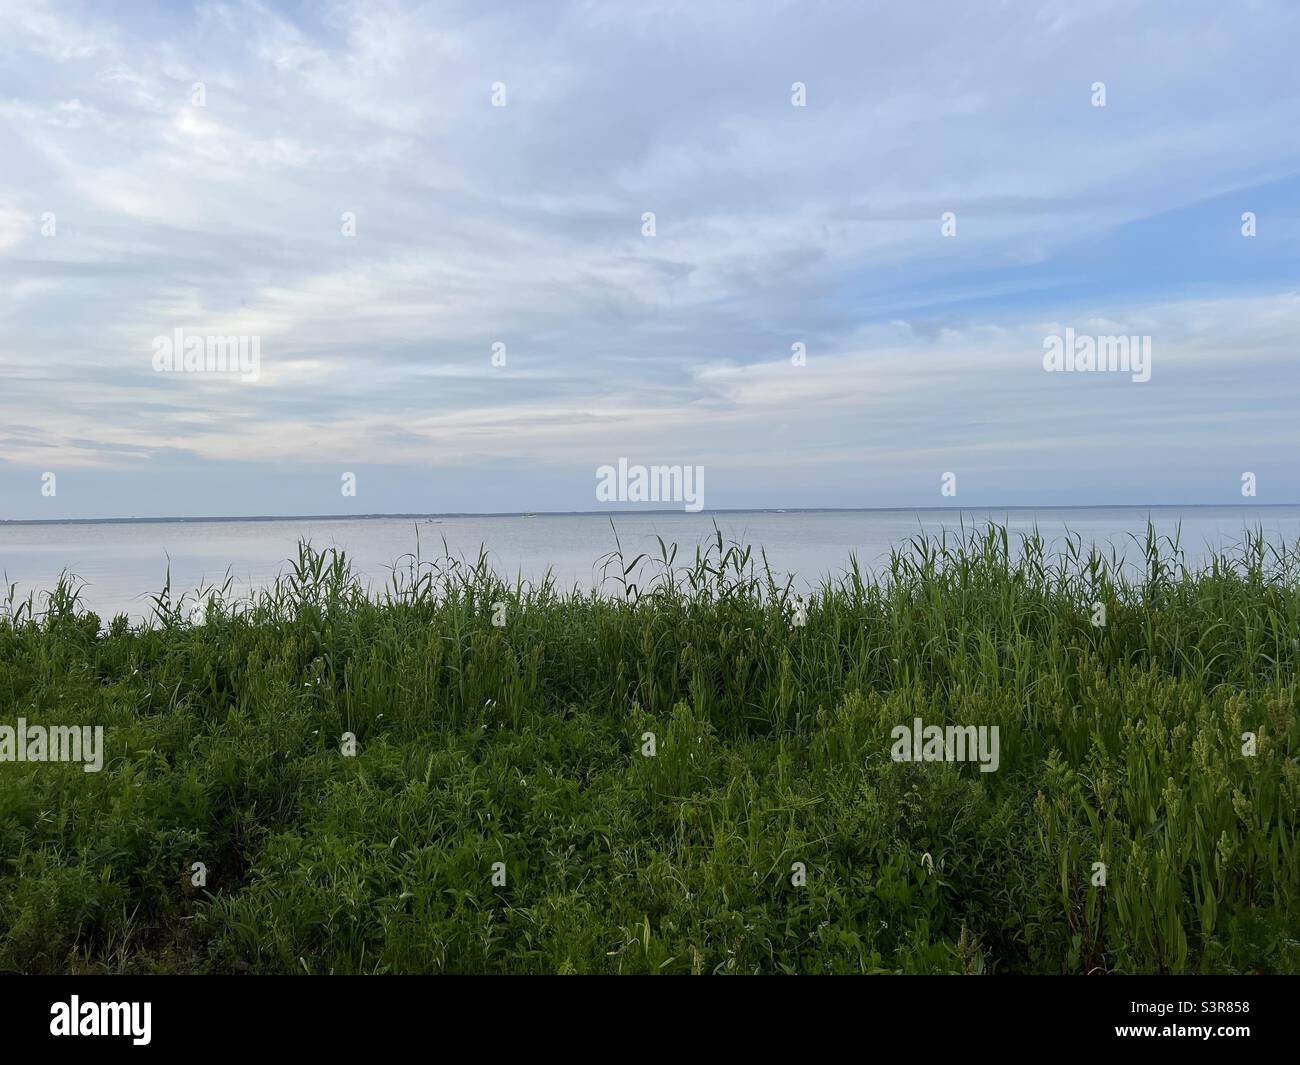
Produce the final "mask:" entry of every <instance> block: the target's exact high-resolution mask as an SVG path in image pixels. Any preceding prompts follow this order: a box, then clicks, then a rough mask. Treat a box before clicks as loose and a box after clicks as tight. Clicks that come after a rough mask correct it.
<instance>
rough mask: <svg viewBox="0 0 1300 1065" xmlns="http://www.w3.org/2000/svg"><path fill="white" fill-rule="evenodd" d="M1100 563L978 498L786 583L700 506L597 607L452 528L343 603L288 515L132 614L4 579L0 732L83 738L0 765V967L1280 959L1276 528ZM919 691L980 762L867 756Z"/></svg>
mask: <svg viewBox="0 0 1300 1065" xmlns="http://www.w3.org/2000/svg"><path fill="white" fill-rule="evenodd" d="M1129 555H1130V562H1131V563H1133V570H1132V571H1126V570H1124V569H1122V568H1120V567H1118V566H1117V565H1116V559H1115V557H1114V554H1113V553H1112V554H1110V555H1106V556H1103V555H1101V554H1099V553H1098V552H1096V551H1095V550H1089V549H1087V548H1084V547H1081V546H1080V545H1079V544H1078V542H1077V541H1076V542H1073V543H1066V544H1064V545H1061V544H1057V545H1055V550H1049V547H1048V545H1045V544H1044V543H1043V542H1042V541H1041V540H1040V539H1038V538H1036V537H1030V538H1028V539H1026V540H1024V541H1023V542H1020V543H1018V542H1017V541H1016V540H1015V539H1014V538H1009V537H1008V535H1007V533H1006V531H1005V530H1004V529H1001V528H998V527H996V526H994V527H988V528H985V529H980V530H978V531H975V532H967V533H965V534H962V535H959V536H957V537H955V538H953V539H949V540H947V541H946V542H945V541H935V540H925V539H922V538H918V539H916V540H915V541H913V542H912V543H911V544H910V545H908V546H907V547H906V548H904V549H903V550H900V551H899V552H896V553H895V555H894V557H893V559H892V562H891V565H890V571H889V573H888V574H886V575H885V576H884V577H883V578H881V579H879V580H876V579H870V578H868V577H867V576H866V575H864V574H863V573H862V572H861V571H859V570H858V569H857V568H856V567H854V568H851V569H850V570H849V572H848V573H846V574H845V575H844V576H843V577H842V578H841V579H838V580H836V581H834V582H831V583H828V584H825V585H823V586H822V587H821V588H820V589H819V590H818V592H817V593H816V594H815V595H814V596H813V597H811V599H810V600H809V601H808V602H807V603H806V604H800V603H797V602H795V600H794V597H793V595H792V594H791V593H790V591H789V588H788V587H787V586H786V585H783V584H781V583H779V582H777V581H776V580H774V579H773V578H771V577H770V576H769V575H768V574H767V573H766V571H765V568H764V566H763V564H762V560H761V558H757V557H755V556H754V555H753V554H751V553H750V552H749V551H747V550H745V549H742V548H739V547H736V546H733V545H728V544H725V543H723V542H722V540H721V538H720V537H719V539H718V540H717V542H716V543H714V544H713V545H712V546H711V547H710V548H709V550H707V551H704V552H697V553H696V554H695V555H694V556H693V557H691V558H689V559H682V560H679V559H678V558H677V557H676V552H675V549H674V548H672V547H671V546H664V547H663V548H662V552H661V557H660V558H657V559H655V558H651V559H644V558H643V559H640V560H634V559H627V560H624V559H622V558H621V557H620V556H617V555H616V556H614V557H612V558H611V559H610V569H609V574H610V582H609V584H607V586H606V593H607V594H606V595H605V596H604V597H600V598H598V597H592V596H586V595H575V594H571V593H563V592H560V591H559V590H557V589H555V588H554V587H551V586H549V585H543V586H541V587H537V588H533V589H527V588H523V587H520V586H519V585H517V584H516V585H511V584H509V583H503V582H502V581H501V580H500V579H498V578H497V577H496V576H494V575H493V574H492V573H491V572H490V570H489V569H488V567H487V565H486V564H485V563H484V562H483V561H482V560H480V561H479V563H478V564H477V565H475V564H473V563H464V562H456V561H452V560H450V559H446V558H443V559H439V560H437V561H434V562H425V561H419V560H417V559H414V558H413V559H409V560H407V562H409V565H406V564H404V565H403V566H402V567H400V568H399V569H398V570H396V571H395V573H394V577H393V581H392V583H391V585H390V586H389V587H388V589H387V590H386V592H383V593H381V594H379V595H377V596H376V595H372V596H371V597H370V598H367V597H366V596H365V595H364V594H363V592H362V590H361V589H360V587H359V585H358V582H357V581H356V580H355V579H354V578H353V577H352V576H351V574H350V572H349V568H348V564H347V561H346V559H345V558H342V557H339V556H337V555H335V554H333V553H329V552H326V553H318V552H314V551H312V550H311V549H310V548H309V547H306V546H304V547H302V548H301V549H300V553H299V558H298V559H297V560H296V561H294V562H293V563H292V564H291V565H290V567H289V568H288V569H286V571H285V575H284V576H283V577H282V579H281V580H280V582H279V584H278V585H277V586H276V587H275V588H273V589H271V590H269V591H266V592H263V593H259V594H258V595H257V596H256V597H255V598H253V599H251V600H246V601H240V602H233V603H223V602H222V601H221V599H222V590H221V589H206V590H204V594H203V596H202V598H203V600H204V602H206V603H207V604H208V605H207V606H206V609H205V611H204V612H203V613H202V614H201V616H198V617H195V616H193V606H194V600H193V599H192V598H181V599H180V600H179V601H176V600H174V599H173V598H172V594H171V592H170V591H169V590H164V591H163V592H162V593H160V595H159V596H158V597H157V599H156V601H155V610H156V621H155V622H154V623H153V624H152V625H150V626H149V627H143V628H142V627H131V626H129V625H128V623H127V621H126V619H125V618H119V619H117V620H115V621H113V622H112V623H111V624H109V625H108V626H107V628H106V630H105V629H103V627H102V626H101V624H100V621H99V619H98V618H96V617H95V616H94V615H93V614H87V613H85V612H84V611H83V610H82V609H81V607H80V605H79V603H78V600H77V595H76V587H75V584H74V583H72V582H65V583H64V584H63V585H62V586H61V587H60V589H59V590H58V591H57V592H56V593H55V594H54V595H53V596H52V597H51V598H50V600H49V602H48V603H46V604H40V603H36V604H34V603H32V602H31V601H27V602H14V601H13V600H12V596H11V601H10V603H9V604H8V607H7V610H6V611H5V612H4V614H3V615H2V616H0V724H8V725H13V724H14V720H15V719H16V718H18V717H20V716H21V717H24V718H25V719H26V720H27V721H28V722H41V723H45V724H55V723H66V724H78V725H85V724H88V725H103V726H104V727H105V737H106V739H105V743H106V752H107V753H106V757H105V761H104V767H103V770H102V771H101V772H98V773H86V772H83V770H82V767H81V766H79V765H75V764H54V763H28V762H23V763H18V762H4V763H0V970H4V971H21V972H48V971H57V972H67V971H71V972H95V971H112V972H119V971H132V972H133V971H142V972H153V971H165V972H195V971H218V972H225V971H230V972H245V971H251V972H297V973H379V972H390V973H391V972H519V973H524V972H536V973H573V972H577V973H595V972H606V973H653V972H664V973H714V972H725V973H767V972H770V973H864V972H901V973H923V972H952V973H1014V972H1029V973H1095V972H1101V973H1139V972H1141V973H1146V972H1161V973H1196V972H1219V973H1234V972H1289V973H1297V972H1300V845H1298V843H1297V825H1298V823H1300V758H1298V757H1297V756H1298V755H1300V728H1298V727H1297V709H1296V681H1295V677H1296V667H1297V664H1300V642H1298V641H1300V547H1286V548H1285V549H1280V550H1277V549H1274V548H1272V547H1270V546H1269V545H1268V544H1266V543H1265V542H1264V541H1263V540H1262V539H1261V538H1259V537H1252V538H1249V539H1248V540H1247V541H1246V542H1245V543H1244V544H1243V545H1242V546H1241V547H1240V548H1239V549H1237V550H1235V552H1234V553H1233V554H1231V556H1230V557H1229V556H1223V557H1220V558H1218V559H1216V560H1214V561H1213V562H1211V563H1209V564H1207V565H1206V566H1205V567H1204V568H1202V569H1199V570H1198V571H1197V572H1194V573H1189V572H1185V571H1184V569H1183V567H1182V565H1181V563H1180V556H1179V553H1178V549H1177V544H1176V543H1173V542H1170V541H1159V540H1157V539H1156V538H1155V536H1154V534H1153V533H1148V536H1147V539H1146V540H1145V542H1143V541H1140V540H1138V541H1135V542H1134V544H1133V548H1132V550H1131V551H1130V552H1129ZM1126 573H1127V574H1128V575H1127V576H1126ZM226 591H227V592H228V587H227V589H226ZM1095 603H1100V604H1102V605H1104V607H1105V624H1104V625H1095V624H1094V619H1095V618H1096V616H1097V613H1096V611H1095V610H1094V607H1093V604H1095ZM917 717H920V718H922V719H924V721H925V722H926V723H927V724H930V723H936V724H971V725H977V726H998V728H999V730H1000V736H1001V750H1000V761H999V766H998V769H997V771H996V772H987V773H986V772H980V767H979V766H978V765H977V764H973V763H957V762H938V763H935V762H929V763H918V762H902V761H894V760H893V759H892V758H891V754H890V751H891V745H892V743H891V730H892V729H894V728H895V727H896V726H899V725H903V724H910V723H911V722H912V721H913V719H914V718H917ZM345 733H350V734H352V735H353V736H355V743H356V748H355V755H353V756H349V755H345V754H344V753H342V749H343V747H344V746H345V744H346V741H345V739H344V734H345ZM647 733H653V734H654V737H653V743H654V754H653V755H652V756H651V755H647V754H646V753H644V752H645V751H646V750H647V745H648V743H649V742H650V741H649V740H648V738H647V736H646V734H647ZM1246 733H1249V734H1252V736H1253V740H1252V739H1251V738H1250V737H1246V738H1243V734H1246ZM1252 743H1253V745H1254V746H1253V753H1243V750H1244V749H1249V748H1250V745H1251V744H1252ZM195 863H202V865H203V867H204V868H205V869H206V883H204V884H202V885H199V884H196V883H195V882H194V881H195V880H196V879H203V878H202V877H201V876H200V875H199V871H196V870H195ZM497 863H500V864H497ZM796 863H802V866H803V868H804V869H806V881H804V880H803V879H802V878H801V877H800V876H799V875H798V872H797V870H798V868H799V866H798V865H796ZM1096 863H1103V864H1104V866H1105V869H1104V875H1105V885H1104V887H1103V886H1100V885H1099V883H1098V880H1099V876H1100V872H1101V871H1100V870H1099V869H1098V867H1097V865H1096ZM503 877H504V883H500V881H501V880H502V878H503ZM494 881H495V882H494Z"/></svg>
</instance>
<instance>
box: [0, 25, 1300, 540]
mask: <svg viewBox="0 0 1300 1065" xmlns="http://www.w3.org/2000/svg"><path fill="white" fill-rule="evenodd" d="M1297 41H1300V5H1296V4H1294V3H1289V2H1277V3H1271V2H1243V3H1238V4H1232V5H1225V4H1222V3H1221V2H1216V3H1201V2H1197V0H1189V2H1184V3H1179V4H1164V3H1161V4H1141V3H1132V2H1123V3H1110V2H1106V0H1090V2H1089V3H1086V4H1083V3H1079V2H1077V0H1068V2H1060V3H1057V2H1041V3H992V2H972V3H961V4H957V3H925V2H917V3H908V4H864V3H845V4H818V3H810V2H807V0H803V2H799V3H790V4H784V3H760V4H755V3H734V4H733V3H711V2H706V0H692V2H688V3H680V4H679V3H655V2H652V0H639V2H637V3H635V4H597V3H563V4H561V3H557V4H549V3H547V4H543V3H525V4H506V3H493V2H490V0H485V2H475V3H465V4H458V3H436V4H388V3H383V2H373V0H366V2H362V3H356V4H352V3H333V4H331V3H301V4H297V3H291V4H260V3H198V4H185V3H178V2H168V3H157V4H150V3H131V4H107V3H98V2H97V3H73V2H68V3H41V2H34V0H0V519H39V518H51V519H59V518H91V517H159V516H173V515H174V516H199V515H211V516H216V515H224V516H241V515H269V514H283V515H300V514H350V513H357V514H361V513H449V512H473V513H487V512H498V511H500V512H521V511H523V512H530V511H575V510H600V509H602V508H604V507H606V506H610V505H611V504H609V503H608V502H606V501H602V500H600V499H598V497H597V484H598V480H599V478H598V476H597V470H598V469H599V468H600V467H602V466H605V465H616V464H617V463H618V461H619V459H625V460H626V462H627V463H628V464H629V465H630V466H635V465H644V466H647V467H648V466H652V465H660V466H672V465H680V466H682V467H683V468H687V467H702V468H703V470H704V482H703V483H704V485H705V491H704V507H705V509H708V510H712V509H729V508H751V507H752V508H796V507H895V506H899V507H913V506H916V507H922V506H966V505H969V506H971V507H985V506H1004V505H1005V506H1014V505H1023V506H1037V505H1042V506H1048V505H1088V504H1140V505H1155V504H1234V503H1235V504H1240V503H1296V502H1300V446H1298V445H1300V349H1298V345H1297V337H1300V269H1298V268H1300V212H1298V211H1297V206H1296V205H1297V198H1298V194H1300V137H1297V136H1296V131H1297V130H1300V64H1297V62H1296V42H1297ZM648 215H651V216H652V221H653V232H650V224H649V222H648V221H647V216H648ZM1243 216H1245V218H1246V219H1249V221H1247V220H1244V217H1243ZM1248 230H1249V231H1250V233H1249V234H1248V233H1247V231H1248ZM177 329H180V330H182V336H191V337H195V336H196V337H199V338H200V341H201V342H205V338H207V337H226V336H230V337H243V338H245V339H246V343H248V344H249V345H252V344H253V343H254V342H255V343H256V345H257V348H256V350H257V353H258V364H257V379H256V380H244V379H242V377H241V375H239V374H236V373H230V372H225V373H222V372H185V370H184V367H183V366H182V367H181V368H180V369H176V370H167V369H163V370H159V369H158V368H157V363H158V358H157V356H158V351H159V348H158V344H159V338H163V339H164V340H165V339H167V338H174V337H175V336H176V333H175V331H176V330H177ZM1067 329H1068V330H1072V331H1073V332H1072V333H1071V334H1069V335H1071V336H1073V337H1075V338H1077V337H1084V338H1112V337H1134V338H1146V339H1145V340H1143V339H1137V340H1135V341H1133V342H1132V350H1133V351H1134V352H1141V351H1143V350H1144V345H1146V347H1145V350H1149V352H1150V360H1149V365H1148V366H1147V370H1148V371H1149V379H1147V380H1135V379H1134V378H1135V377H1137V376H1139V375H1137V374H1135V373H1132V372H1122V371H1121V370H1118V369H1117V370H1110V369H1106V370H1092V371H1088V370H1084V369H1075V370H1072V371H1070V370H1064V369H1062V370H1049V369H1047V368H1045V365H1044V354H1045V350H1046V347H1047V345H1048V343H1049V338H1051V337H1054V336H1061V337H1064V336H1066V335H1067V334H1066V330H1067ZM1086 342H1087V341H1085V343H1086ZM1097 342H1098V343H1103V341H1101V340H1098V341H1097ZM796 345H801V347H797V346H796ZM250 350H251V347H250ZM494 353H495V358H494ZM801 353H802V355H801ZM501 363H504V365H502V364H501ZM1247 474H1251V475H1253V476H1252V477H1251V478H1250V484H1251V487H1252V488H1253V490H1254V492H1255V495H1253V496H1249V497H1247V496H1243V491H1245V490H1246V487H1245V486H1246V483H1247V482H1246V480H1245V478H1246V475H1247ZM946 475H949V476H946ZM349 476H350V480H349ZM349 488H351V489H352V492H351V494H348V492H349ZM612 505H613V506H615V507H620V506H628V507H633V508H635V507H637V506H650V505H651V504H643V503H639V502H638V501H637V500H636V499H635V497H631V498H628V499H623V498H622V497H620V499H618V500H616V501H615V502H614V504H612ZM655 505H656V506H660V505H661V504H655ZM668 506H669V508H672V507H673V505H672V504H668Z"/></svg>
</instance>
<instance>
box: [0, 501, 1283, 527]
mask: <svg viewBox="0 0 1300 1065" xmlns="http://www.w3.org/2000/svg"><path fill="white" fill-rule="evenodd" d="M1297 506H1300V503H1091V504H1089V503H1083V504H1079V503H1054V504H1017V505H1015V506H984V505H980V506H963V507H942V506H940V507H736V508H733V509H720V510H705V511H701V512H699V513H698V514H695V515H691V516H694V517H707V516H710V515H720V514H921V513H933V512H943V511H947V512H951V513H953V514H970V513H978V512H1004V511H1005V512H1008V513H1010V512H1012V511H1053V510H1138V511H1155V510H1279V509H1286V508H1288V507H1297ZM656 514H660V515H681V514H683V511H682V510H681V509H680V508H677V509H655V510H641V509H632V508H628V509H623V510H537V511H532V510H517V511H504V510H503V511H455V512H446V513H414V514H383V513H379V514H249V515H238V516H226V517H221V516H212V515H208V516H201V517H159V518H135V517H132V518H0V527H3V526H6V525H187V524H188V525H194V524H209V525H217V524H229V523H233V522H271V521H396V520H409V521H419V520H424V519H435V518H436V519H445V518H601V517H608V518H614V517H624V516H638V515H640V516H647V517H648V516H650V515H656Z"/></svg>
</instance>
